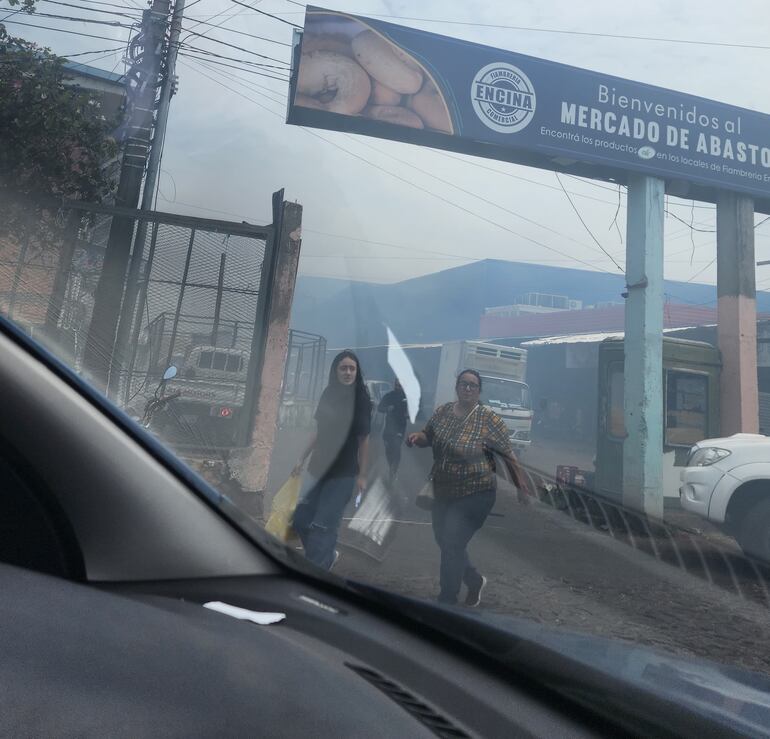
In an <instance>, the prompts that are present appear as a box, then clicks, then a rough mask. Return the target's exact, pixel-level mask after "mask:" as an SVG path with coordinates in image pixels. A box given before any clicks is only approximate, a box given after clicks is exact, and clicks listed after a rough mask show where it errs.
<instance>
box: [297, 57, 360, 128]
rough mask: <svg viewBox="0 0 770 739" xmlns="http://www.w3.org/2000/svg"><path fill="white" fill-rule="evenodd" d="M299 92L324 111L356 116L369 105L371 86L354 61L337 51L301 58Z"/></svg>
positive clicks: (298, 81)
mask: <svg viewBox="0 0 770 739" xmlns="http://www.w3.org/2000/svg"><path fill="white" fill-rule="evenodd" d="M297 92H298V93H299V95H307V96H309V97H311V98H313V99H314V100H315V101H316V103H318V104H320V106H321V109H322V110H327V111H329V112H331V113H342V114H345V115H355V114H356V113H360V112H361V111H362V110H363V109H364V107H365V106H366V104H367V102H369V96H370V95H371V92H372V85H371V82H370V80H369V75H368V74H367V73H366V72H365V71H364V70H363V69H362V68H361V66H360V65H359V64H357V63H356V62H355V61H354V60H353V59H350V58H349V57H347V56H344V55H343V54H339V53H337V52H335V51H311V52H310V53H309V54H303V55H302V58H301V61H300V66H299V79H298V80H297ZM309 107H317V106H316V105H311V106H309Z"/></svg>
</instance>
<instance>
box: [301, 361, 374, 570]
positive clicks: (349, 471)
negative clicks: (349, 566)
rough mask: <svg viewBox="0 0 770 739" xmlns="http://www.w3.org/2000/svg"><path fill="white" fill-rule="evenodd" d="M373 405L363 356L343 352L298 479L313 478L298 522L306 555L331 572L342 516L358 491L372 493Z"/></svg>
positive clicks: (308, 482)
mask: <svg viewBox="0 0 770 739" xmlns="http://www.w3.org/2000/svg"><path fill="white" fill-rule="evenodd" d="M371 417H372V402H371V400H370V398H369V392H368V391H367V389H366V385H365V384H364V378H363V374H362V372H361V365H360V363H359V361H358V357H356V355H355V354H354V353H353V352H352V351H350V350H345V351H343V352H340V353H339V354H338V355H337V356H336V357H335V358H334V361H333V362H332V366H331V368H330V370H329V384H328V385H327V386H326V388H325V389H324V391H323V393H322V394H321V399H320V400H319V402H318V408H317V410H316V413H315V420H316V425H317V429H316V432H315V433H314V434H313V436H312V437H311V439H310V441H309V443H308V445H307V447H306V449H305V451H304V452H303V454H302V456H301V457H300V460H299V462H298V463H297V465H296V466H295V467H294V470H293V472H292V474H295V475H300V474H302V468H303V467H304V464H305V461H306V460H307V458H308V457H310V463H309V464H308V474H307V479H306V482H305V484H304V485H303V489H302V491H301V492H300V494H299V502H298V503H297V507H296V508H295V510H294V515H293V517H292V528H293V529H294V530H295V531H296V532H297V535H298V536H299V537H300V539H301V541H302V546H303V549H304V550H305V556H306V557H307V559H309V560H310V561H311V562H313V563H314V564H316V565H318V566H319V567H322V568H323V569H325V570H329V569H331V567H332V566H333V565H334V563H335V561H336V560H337V557H338V556H339V553H338V552H337V551H336V549H335V547H336V544H337V536H338V532H339V527H340V523H341V522H342V514H343V513H344V511H345V507H346V506H347V504H348V502H349V501H350V499H351V497H352V495H353V492H354V491H356V492H358V493H362V492H363V491H364V490H365V489H366V475H367V465H368V459H369V432H370V429H371Z"/></svg>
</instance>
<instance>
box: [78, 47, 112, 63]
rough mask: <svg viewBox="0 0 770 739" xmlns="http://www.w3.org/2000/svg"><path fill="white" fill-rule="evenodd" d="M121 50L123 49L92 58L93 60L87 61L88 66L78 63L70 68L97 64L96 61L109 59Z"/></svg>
mask: <svg viewBox="0 0 770 739" xmlns="http://www.w3.org/2000/svg"><path fill="white" fill-rule="evenodd" d="M122 50H123V47H122V46H121V47H120V48H119V49H113V50H112V51H111V52H110V53H109V54H105V55H104V56H97V57H94V58H93V59H89V60H88V64H84V63H82V62H80V63H73V64H72V66H74V67H87V66H89V65H91V64H93V63H94V62H98V61H100V60H102V59H107V58H109V57H111V56H115V54H117V52H119V51H122ZM87 53H88V52H87ZM90 53H91V54H93V53H95V52H90ZM73 56H74V55H73Z"/></svg>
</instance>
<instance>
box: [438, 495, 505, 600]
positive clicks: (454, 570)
mask: <svg viewBox="0 0 770 739" xmlns="http://www.w3.org/2000/svg"><path fill="white" fill-rule="evenodd" d="M495 498H496V494H495V491H494V490H485V491H483V492H481V493H473V494H472V495H467V496H465V497H463V498H456V499H452V500H445V499H444V500H442V499H441V498H436V499H435V500H434V501H433V510H432V517H433V535H434V536H435V538H436V543H437V544H438V546H439V549H441V573H440V583H441V592H440V593H439V596H438V599H439V601H440V602H441V603H457V594H458V593H459V592H460V585H461V583H463V582H464V583H465V584H466V585H468V586H471V585H474V584H478V581H479V579H480V578H481V575H480V574H479V572H478V570H476V568H475V567H474V566H473V565H472V564H471V562H470V559H469V558H468V543H469V542H470V540H471V539H472V538H473V535H474V534H475V533H476V532H477V531H478V530H479V529H480V528H481V527H482V526H483V525H484V521H486V519H487V516H488V515H489V513H490V511H491V510H492V507H493V506H494V505H495Z"/></svg>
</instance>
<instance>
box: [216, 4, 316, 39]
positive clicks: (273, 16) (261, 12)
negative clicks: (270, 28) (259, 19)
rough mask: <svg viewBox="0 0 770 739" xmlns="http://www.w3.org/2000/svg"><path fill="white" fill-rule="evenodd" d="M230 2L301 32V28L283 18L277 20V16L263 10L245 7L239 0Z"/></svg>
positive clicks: (249, 6)
mask: <svg viewBox="0 0 770 739" xmlns="http://www.w3.org/2000/svg"><path fill="white" fill-rule="evenodd" d="M231 2H234V3H235V4H236V5H242V6H243V7H244V8H248V9H249V10H253V11H254V12H255V13H259V14H260V15H266V16H267V17H268V18H272V19H273V20H277V21H281V23H285V24H286V25H287V26H291V27H292V28H298V29H299V30H300V31H301V30H302V26H298V25H297V24H296V23H292V22H291V21H287V20H286V19H285V18H279V17H278V16H277V15H273V14H272V13H267V12H265V11H264V10H258V9H257V8H254V7H252V6H251V5H246V3H242V2H240V0H231Z"/></svg>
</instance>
